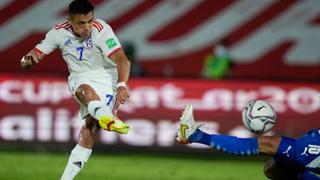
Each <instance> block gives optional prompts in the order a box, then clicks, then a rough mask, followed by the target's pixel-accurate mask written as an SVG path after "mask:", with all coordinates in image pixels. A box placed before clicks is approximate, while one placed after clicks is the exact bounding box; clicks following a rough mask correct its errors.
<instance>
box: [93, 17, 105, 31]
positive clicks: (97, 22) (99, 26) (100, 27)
mask: <svg viewBox="0 0 320 180" xmlns="http://www.w3.org/2000/svg"><path fill="white" fill-rule="evenodd" d="M93 26H94V27H95V28H97V30H98V31H99V32H100V31H102V29H103V25H102V24H101V23H100V22H99V21H97V20H93Z"/></svg>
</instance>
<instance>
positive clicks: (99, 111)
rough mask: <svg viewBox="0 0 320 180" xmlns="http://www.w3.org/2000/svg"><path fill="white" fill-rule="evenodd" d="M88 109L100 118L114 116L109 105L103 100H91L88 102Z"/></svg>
mask: <svg viewBox="0 0 320 180" xmlns="http://www.w3.org/2000/svg"><path fill="white" fill-rule="evenodd" d="M88 111H89V113H90V115H91V116H92V117H93V118H95V119H97V120H99V118H100V117H102V116H105V117H114V116H113V114H112V112H111V111H110V109H109V108H108V106H107V105H105V104H103V103H102V102H101V101H90V102H89V104H88Z"/></svg>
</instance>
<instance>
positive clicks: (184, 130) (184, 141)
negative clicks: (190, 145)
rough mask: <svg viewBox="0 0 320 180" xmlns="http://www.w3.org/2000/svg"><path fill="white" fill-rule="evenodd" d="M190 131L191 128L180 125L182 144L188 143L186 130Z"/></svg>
mask: <svg viewBox="0 0 320 180" xmlns="http://www.w3.org/2000/svg"><path fill="white" fill-rule="evenodd" d="M187 129H189V127H188V126H187V125H185V124H181V125H180V131H181V143H187V141H188V140H187V136H186V130H187Z"/></svg>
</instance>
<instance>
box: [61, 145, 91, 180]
mask: <svg viewBox="0 0 320 180" xmlns="http://www.w3.org/2000/svg"><path fill="white" fill-rule="evenodd" d="M91 152H92V149H87V148H84V147H82V146H80V145H79V144H77V145H76V147H74V148H73V150H72V151H71V154H70V157H69V161H68V164H67V167H66V168H65V169H64V172H63V175H62V177H61V180H72V179H73V178H74V177H75V176H76V175H77V174H78V173H79V172H80V170H81V169H82V167H83V165H84V163H85V162H87V161H88V159H89V157H90V154H91Z"/></svg>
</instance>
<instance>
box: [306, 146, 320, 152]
mask: <svg viewBox="0 0 320 180" xmlns="http://www.w3.org/2000/svg"><path fill="white" fill-rule="evenodd" d="M308 153H309V154H320V146H319V145H314V144H309V145H308Z"/></svg>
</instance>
